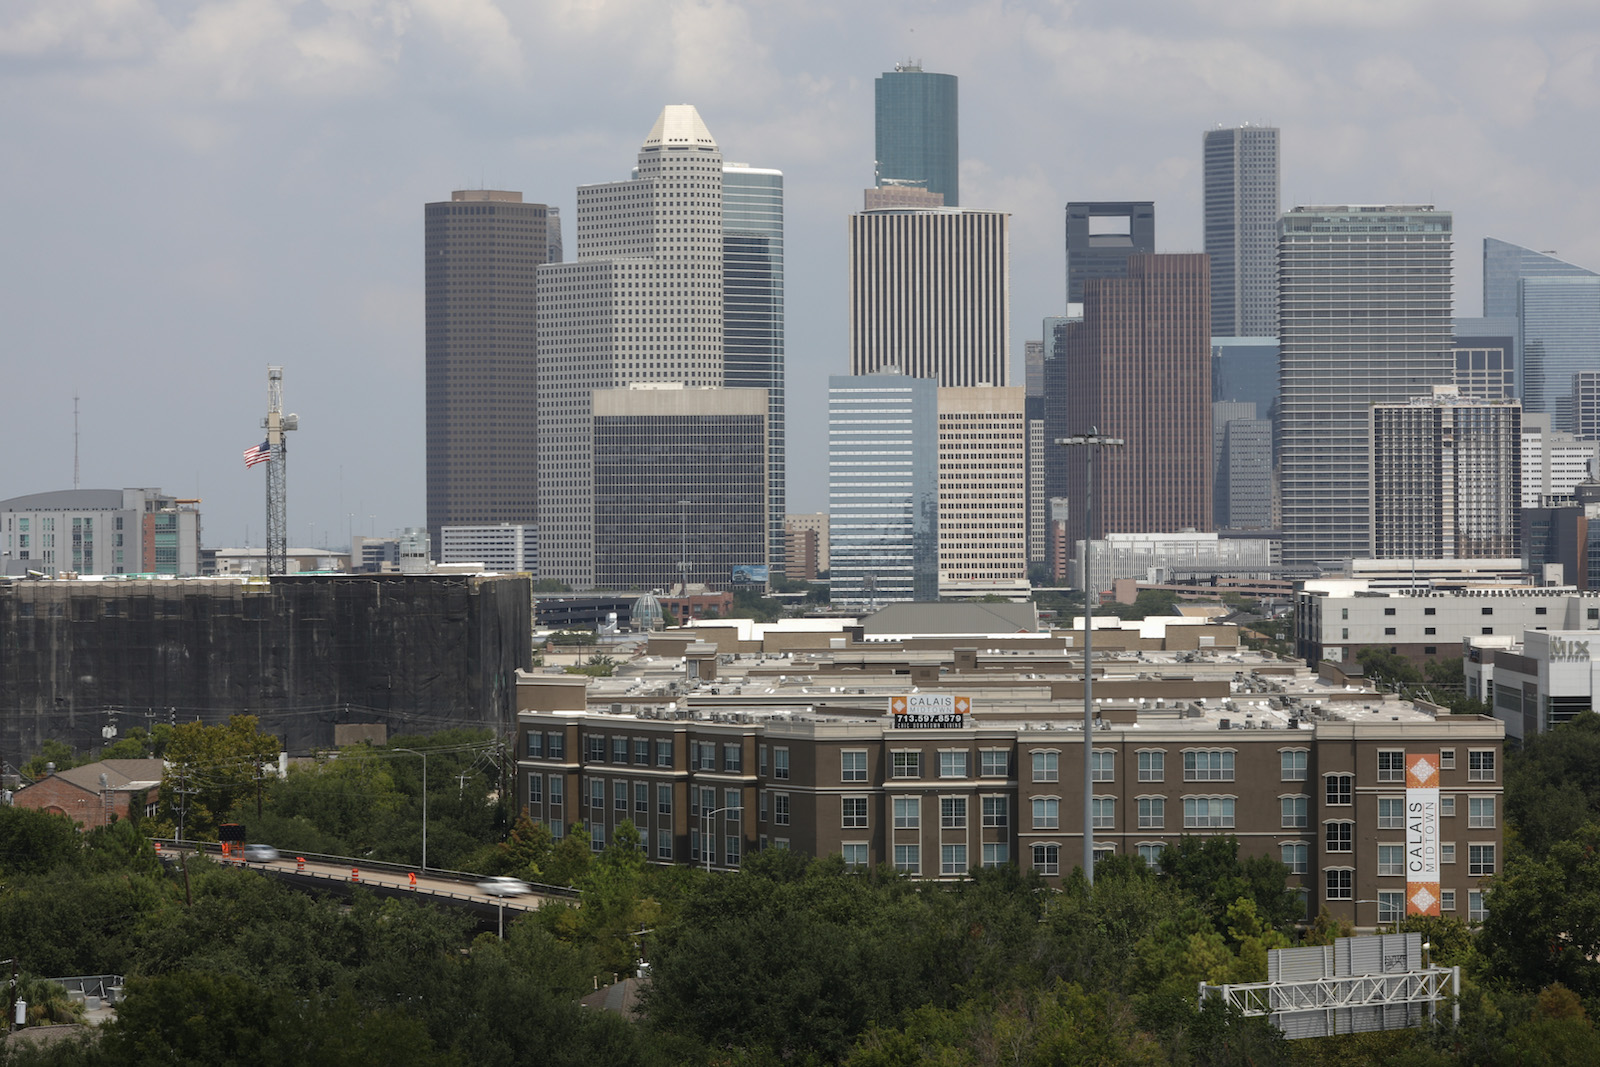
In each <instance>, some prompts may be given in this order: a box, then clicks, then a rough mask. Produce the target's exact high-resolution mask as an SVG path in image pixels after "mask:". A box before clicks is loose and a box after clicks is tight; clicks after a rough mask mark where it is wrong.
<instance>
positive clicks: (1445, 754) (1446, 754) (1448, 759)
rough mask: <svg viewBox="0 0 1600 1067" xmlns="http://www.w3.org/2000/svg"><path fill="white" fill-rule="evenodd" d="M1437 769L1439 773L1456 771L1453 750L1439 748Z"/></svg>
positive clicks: (1454, 751) (1454, 752)
mask: <svg viewBox="0 0 1600 1067" xmlns="http://www.w3.org/2000/svg"><path fill="white" fill-rule="evenodd" d="M1439 769H1440V770H1441V771H1453V770H1455V769H1456V750H1455V749H1453V748H1441V749H1440V750H1439Z"/></svg>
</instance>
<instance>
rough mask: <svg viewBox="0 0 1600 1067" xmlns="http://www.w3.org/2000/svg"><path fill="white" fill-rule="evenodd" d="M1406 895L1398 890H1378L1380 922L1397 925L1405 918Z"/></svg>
mask: <svg viewBox="0 0 1600 1067" xmlns="http://www.w3.org/2000/svg"><path fill="white" fill-rule="evenodd" d="M1405 913H1406V895H1405V894H1404V893H1402V892H1400V891H1399V890H1396V889H1380V890H1378V921H1379V922H1380V923H1397V922H1399V921H1400V920H1401V919H1403V918H1404V917H1405Z"/></svg>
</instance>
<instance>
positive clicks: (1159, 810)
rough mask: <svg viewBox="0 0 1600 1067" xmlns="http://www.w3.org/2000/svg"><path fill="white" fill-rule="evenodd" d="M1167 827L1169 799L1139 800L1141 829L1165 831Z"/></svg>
mask: <svg viewBox="0 0 1600 1067" xmlns="http://www.w3.org/2000/svg"><path fill="white" fill-rule="evenodd" d="M1166 826H1167V798H1166V797H1140V798H1139V829H1141V830H1164V829H1166Z"/></svg>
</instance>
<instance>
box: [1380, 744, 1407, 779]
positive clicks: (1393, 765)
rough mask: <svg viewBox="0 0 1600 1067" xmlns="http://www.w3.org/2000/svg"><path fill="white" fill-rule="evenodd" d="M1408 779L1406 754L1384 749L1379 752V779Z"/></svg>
mask: <svg viewBox="0 0 1600 1067" xmlns="http://www.w3.org/2000/svg"><path fill="white" fill-rule="evenodd" d="M1405 780H1406V754H1405V753H1404V752H1394V751H1383V752H1379V753H1378V781H1380V782H1403V781H1405Z"/></svg>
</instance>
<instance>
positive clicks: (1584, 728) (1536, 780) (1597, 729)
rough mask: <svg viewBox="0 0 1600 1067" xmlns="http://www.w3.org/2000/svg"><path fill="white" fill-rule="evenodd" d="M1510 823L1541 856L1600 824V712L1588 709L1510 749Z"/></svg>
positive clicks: (1508, 819) (1521, 838) (1535, 852)
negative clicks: (1588, 826) (1583, 829)
mask: <svg viewBox="0 0 1600 1067" xmlns="http://www.w3.org/2000/svg"><path fill="white" fill-rule="evenodd" d="M1506 821H1507V822H1508V823H1510V824H1511V825H1513V826H1515V827H1516V829H1517V840H1518V841H1519V842H1520V844H1521V846H1522V847H1523V848H1525V849H1527V850H1528V851H1529V852H1530V853H1531V854H1533V855H1535V856H1543V855H1545V854H1546V853H1547V852H1548V851H1549V850H1550V848H1551V847H1552V846H1554V845H1555V844H1556V843H1557V842H1559V841H1565V840H1570V839H1571V838H1572V837H1573V835H1574V834H1575V833H1577V832H1578V830H1579V828H1580V827H1582V826H1583V825H1584V824H1585V823H1589V822H1600V715H1596V714H1595V713H1594V712H1592V711H1589V712H1584V713H1583V714H1581V715H1579V716H1577V717H1576V718H1574V719H1572V720H1571V721H1570V722H1566V723H1563V724H1561V725H1559V726H1557V727H1555V728H1554V729H1552V730H1550V731H1549V732H1548V733H1542V734H1536V735H1534V736H1532V737H1529V738H1527V739H1526V740H1525V741H1524V743H1523V747H1522V751H1521V752H1514V753H1508V760H1507V767H1506Z"/></svg>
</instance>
